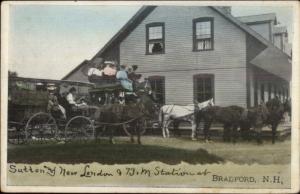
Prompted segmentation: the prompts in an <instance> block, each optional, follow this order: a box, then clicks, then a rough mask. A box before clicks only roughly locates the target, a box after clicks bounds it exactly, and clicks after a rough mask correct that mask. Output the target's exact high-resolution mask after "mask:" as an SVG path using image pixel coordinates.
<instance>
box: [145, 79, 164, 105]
mask: <svg viewBox="0 0 300 194" xmlns="http://www.w3.org/2000/svg"><path fill="white" fill-rule="evenodd" d="M148 79H149V82H150V84H151V88H152V90H153V91H154V92H155V95H156V98H157V101H158V103H160V104H165V78H164V77H163V76H150V77H149V78H148Z"/></svg>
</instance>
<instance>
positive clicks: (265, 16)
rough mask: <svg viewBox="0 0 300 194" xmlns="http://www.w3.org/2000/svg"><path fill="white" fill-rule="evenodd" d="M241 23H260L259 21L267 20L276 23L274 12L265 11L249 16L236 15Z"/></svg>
mask: <svg viewBox="0 0 300 194" xmlns="http://www.w3.org/2000/svg"><path fill="white" fill-rule="evenodd" d="M237 18H238V19H239V20H240V21H242V22H243V23H247V24H248V23H260V22H267V21H275V24H277V19H276V14H275V13H266V14H259V15H249V16H241V17H237Z"/></svg>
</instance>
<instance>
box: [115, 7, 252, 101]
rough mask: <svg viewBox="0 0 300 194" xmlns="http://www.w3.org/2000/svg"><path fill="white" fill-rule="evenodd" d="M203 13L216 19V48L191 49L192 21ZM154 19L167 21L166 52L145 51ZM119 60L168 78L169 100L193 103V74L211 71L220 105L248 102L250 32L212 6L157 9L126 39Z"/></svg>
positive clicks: (142, 71)
mask: <svg viewBox="0 0 300 194" xmlns="http://www.w3.org/2000/svg"><path fill="white" fill-rule="evenodd" d="M199 17H213V18H214V50H213V51H202V52H193V51H192V49H193V19H195V18H199ZM152 22H164V23H165V47H166V49H165V54H159V55H145V52H146V37H145V36H146V24H148V23H152ZM120 64H134V65H138V66H139V69H138V70H139V71H140V72H141V73H143V75H144V76H149V75H162V76H165V93H166V103H178V104H184V103H192V102H193V75H195V74H198V73H210V74H214V75H215V82H214V85H215V103H216V104H218V105H221V106H227V105H233V104H235V105H240V106H244V107H245V106H246V104H247V103H246V101H247V98H246V34H245V33H244V32H243V31H241V30H240V29H239V28H238V27H237V26H235V25H233V24H232V23H231V22H229V21H228V20H226V19H225V18H224V17H222V16H221V15H219V14H218V13H217V12H215V11H214V10H212V9H211V8H209V7H188V6H187V7H183V6H159V7H157V8H156V9H154V10H153V12H151V13H150V14H149V15H148V16H147V17H146V18H145V19H144V20H143V21H142V22H141V23H140V24H139V25H138V26H137V27H136V28H135V29H134V30H133V31H132V32H131V33H130V34H129V35H128V36H127V37H126V38H125V39H124V40H123V41H122V42H121V44H120ZM195 69H198V70H195ZM174 70H175V71H174ZM179 70H188V71H179Z"/></svg>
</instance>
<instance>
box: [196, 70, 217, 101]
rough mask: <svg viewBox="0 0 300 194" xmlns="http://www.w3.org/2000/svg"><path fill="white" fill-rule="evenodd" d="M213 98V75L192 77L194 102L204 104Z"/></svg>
mask: <svg viewBox="0 0 300 194" xmlns="http://www.w3.org/2000/svg"><path fill="white" fill-rule="evenodd" d="M211 98H214V75H213V74H198V75H194V100H197V101H198V102H204V101H206V100H209V99H211Z"/></svg>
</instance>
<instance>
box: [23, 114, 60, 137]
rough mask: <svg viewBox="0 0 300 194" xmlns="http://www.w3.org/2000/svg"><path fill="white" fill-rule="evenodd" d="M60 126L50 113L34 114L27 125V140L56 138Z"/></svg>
mask: <svg viewBox="0 0 300 194" xmlns="http://www.w3.org/2000/svg"><path fill="white" fill-rule="evenodd" d="M57 131H58V128H57V125H56V121H55V119H54V118H53V117H52V116H51V115H50V114H48V113H44V112H39V113H36V114H34V115H33V116H32V117H30V119H29V120H28V122H27V123H26V126H25V140H26V141H46V140H51V139H54V138H56V134H57Z"/></svg>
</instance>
